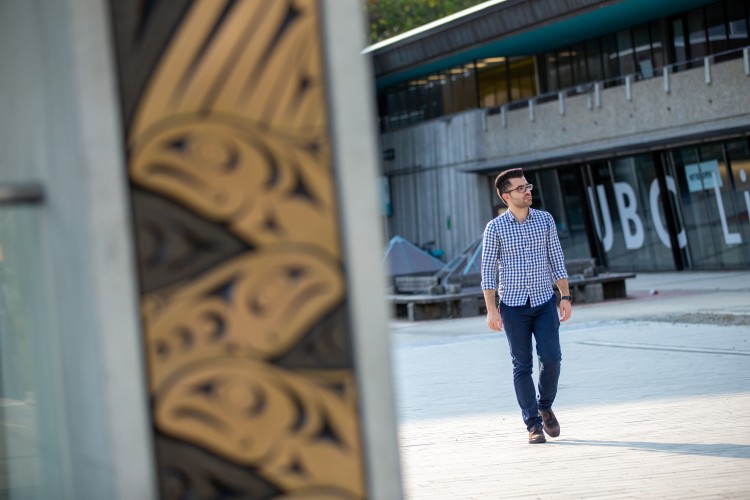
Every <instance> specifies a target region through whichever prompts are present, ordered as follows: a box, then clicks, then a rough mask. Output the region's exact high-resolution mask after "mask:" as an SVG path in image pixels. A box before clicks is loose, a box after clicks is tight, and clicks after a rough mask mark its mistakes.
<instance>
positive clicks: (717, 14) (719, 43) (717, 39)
mask: <svg viewBox="0 0 750 500" xmlns="http://www.w3.org/2000/svg"><path fill="white" fill-rule="evenodd" d="M706 22H707V24H708V41H709V43H710V47H711V53H712V54H716V53H717V52H723V51H725V50H727V49H729V43H728V41H727V25H726V19H725V18H724V6H723V5H722V4H721V3H718V4H714V5H710V6H708V7H706Z"/></svg>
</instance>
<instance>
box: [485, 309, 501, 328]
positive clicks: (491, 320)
mask: <svg viewBox="0 0 750 500" xmlns="http://www.w3.org/2000/svg"><path fill="white" fill-rule="evenodd" d="M487 326H489V327H490V329H491V330H495V331H496V332H499V331H500V330H502V329H503V319H502V318H501V317H500V313H499V312H497V309H495V308H494V307H490V308H489V309H487Z"/></svg>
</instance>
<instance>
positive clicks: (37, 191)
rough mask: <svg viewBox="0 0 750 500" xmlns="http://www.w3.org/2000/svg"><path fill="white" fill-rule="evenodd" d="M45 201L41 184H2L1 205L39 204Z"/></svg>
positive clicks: (0, 185)
mask: <svg viewBox="0 0 750 500" xmlns="http://www.w3.org/2000/svg"><path fill="white" fill-rule="evenodd" d="M43 201H44V188H43V187H42V185H41V184H39V183H35V182H34V183H23V184H21V183H17V184H10V183H5V184H0V205H19V204H38V203H42V202H43Z"/></svg>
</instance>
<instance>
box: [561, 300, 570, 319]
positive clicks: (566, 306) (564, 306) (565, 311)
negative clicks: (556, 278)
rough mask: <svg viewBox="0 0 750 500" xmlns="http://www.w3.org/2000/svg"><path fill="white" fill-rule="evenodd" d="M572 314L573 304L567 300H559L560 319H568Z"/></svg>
mask: <svg viewBox="0 0 750 500" xmlns="http://www.w3.org/2000/svg"><path fill="white" fill-rule="evenodd" d="M571 314H573V306H571V305H570V302H568V301H567V300H561V301H560V321H568V320H569V319H570V315H571Z"/></svg>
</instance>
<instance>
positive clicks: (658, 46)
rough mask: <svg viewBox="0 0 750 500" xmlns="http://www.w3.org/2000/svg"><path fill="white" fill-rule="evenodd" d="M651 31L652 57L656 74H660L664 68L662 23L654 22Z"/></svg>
mask: <svg viewBox="0 0 750 500" xmlns="http://www.w3.org/2000/svg"><path fill="white" fill-rule="evenodd" d="M649 26H650V30H651V57H653V63H654V71H655V74H660V73H659V70H661V69H662V68H663V67H664V60H665V57H664V44H663V43H662V29H661V23H659V22H658V21H657V22H653V23H651V24H650V25H649Z"/></svg>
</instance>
